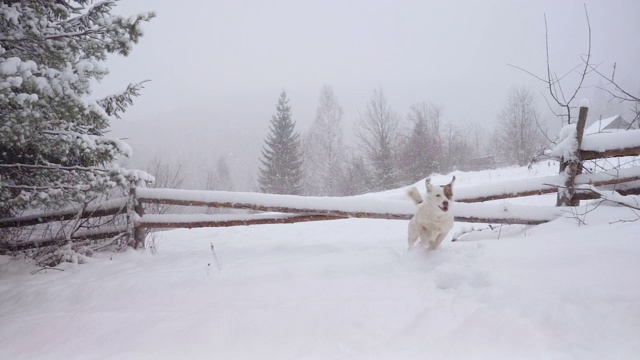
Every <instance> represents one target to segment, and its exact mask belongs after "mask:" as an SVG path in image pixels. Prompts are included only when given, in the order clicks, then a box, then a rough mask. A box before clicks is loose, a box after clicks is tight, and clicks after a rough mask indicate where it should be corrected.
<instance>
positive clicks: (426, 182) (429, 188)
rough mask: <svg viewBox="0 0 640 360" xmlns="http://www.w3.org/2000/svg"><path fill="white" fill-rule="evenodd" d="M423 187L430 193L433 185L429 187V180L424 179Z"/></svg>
mask: <svg viewBox="0 0 640 360" xmlns="http://www.w3.org/2000/svg"><path fill="white" fill-rule="evenodd" d="M424 186H425V187H426V188H427V192H431V190H432V189H433V185H431V178H426V179H425V180H424Z"/></svg>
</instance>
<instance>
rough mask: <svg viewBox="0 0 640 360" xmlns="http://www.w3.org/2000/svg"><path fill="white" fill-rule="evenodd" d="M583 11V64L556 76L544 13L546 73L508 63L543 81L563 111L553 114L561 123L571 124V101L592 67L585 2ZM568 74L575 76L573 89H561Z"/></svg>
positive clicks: (589, 31)
mask: <svg viewBox="0 0 640 360" xmlns="http://www.w3.org/2000/svg"><path fill="white" fill-rule="evenodd" d="M584 12H585V17H586V19H587V29H588V46H587V53H586V55H584V56H583V57H582V62H583V63H584V64H579V65H576V66H574V67H573V68H572V69H571V70H569V71H567V72H566V73H565V74H563V75H561V76H558V74H557V73H556V71H555V70H554V69H553V67H552V66H551V57H550V55H549V28H548V26H547V16H546V14H545V16H544V30H545V50H546V60H547V64H546V65H547V66H546V67H547V73H546V74H545V76H538V75H535V74H533V73H532V72H530V71H527V70H525V69H522V68H520V67H518V66H514V65H510V66H512V67H514V68H516V69H519V70H522V71H524V72H526V73H527V74H529V75H531V76H533V77H534V78H536V79H538V80H540V81H542V82H544V83H545V86H546V88H547V90H548V92H549V95H550V96H551V99H552V100H553V102H555V103H556V105H557V106H559V107H560V108H561V109H562V112H563V113H556V112H554V114H555V115H556V116H558V117H560V118H561V119H562V122H563V125H564V124H565V122H566V124H571V123H572V122H573V119H574V118H575V115H572V112H571V110H572V109H574V108H575V106H574V105H573V101H574V100H575V99H576V97H577V96H578V92H580V90H581V89H582V88H583V84H584V81H585V79H586V78H587V75H588V74H589V73H590V69H591V67H592V66H591V63H590V61H591V23H590V21H589V12H588V11H587V5H586V4H585V5H584ZM578 70H579V71H578ZM570 75H575V76H577V85H576V86H575V88H574V89H573V90H566V89H563V87H562V81H563V80H566V78H567V77H569V76H570ZM545 100H547V98H546V97H545ZM547 104H548V105H549V108H550V109H551V110H552V111H553V109H552V107H551V103H550V102H549V101H548V100H547Z"/></svg>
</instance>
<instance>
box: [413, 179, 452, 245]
mask: <svg viewBox="0 0 640 360" xmlns="http://www.w3.org/2000/svg"><path fill="white" fill-rule="evenodd" d="M455 181H456V177H455V176H454V177H453V179H452V180H451V182H450V183H449V184H447V185H444V186H434V185H431V180H430V179H429V178H427V179H426V180H425V184H426V187H427V194H426V195H425V197H424V199H422V196H420V192H418V189H416V188H415V187H412V188H411V189H409V191H408V192H407V194H408V195H409V197H410V198H411V199H412V200H413V201H414V202H415V203H416V205H417V209H416V214H415V215H414V216H413V217H412V218H411V221H410V222H409V248H411V247H412V246H413V244H414V243H415V242H416V240H417V239H418V237H420V240H421V242H422V246H423V247H428V248H429V249H430V250H435V249H437V248H438V246H439V245H440V243H441V242H442V240H444V238H445V237H446V236H447V234H448V233H449V230H451V228H452V227H453V214H451V211H450V210H451V204H452V203H453V183H454V182H455Z"/></svg>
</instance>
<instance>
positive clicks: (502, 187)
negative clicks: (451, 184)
mask: <svg viewBox="0 0 640 360" xmlns="http://www.w3.org/2000/svg"><path fill="white" fill-rule="evenodd" d="M535 180H536V182H535V183H534V182H532V179H524V180H511V181H505V182H502V183H494V184H491V189H490V190H487V191H485V193H484V194H482V192H481V191H480V190H479V189H476V188H470V187H466V188H465V187H462V188H458V189H456V194H455V200H456V201H457V202H464V203H475V202H484V201H490V200H502V199H509V198H516V197H525V196H533V195H544V194H553V193H556V192H557V191H558V186H562V185H561V184H562V183H563V182H564V176H562V175H555V176H545V177H539V178H537V179H535ZM637 180H640V167H632V168H627V169H616V170H610V171H606V172H597V173H591V174H580V175H578V176H576V185H587V184H590V185H593V186H606V185H615V184H623V183H629V182H632V181H637ZM619 192H620V194H621V195H627V194H632V193H633V189H621V190H619ZM465 193H468V194H469V195H467V194H465ZM478 193H481V195H480V196H478V195H477V194H478ZM581 196H582V197H583V198H585V199H586V198H589V197H585V196H587V195H581ZM591 196H593V194H591ZM591 198H594V199H595V197H591Z"/></svg>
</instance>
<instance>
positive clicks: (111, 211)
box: [0, 198, 127, 229]
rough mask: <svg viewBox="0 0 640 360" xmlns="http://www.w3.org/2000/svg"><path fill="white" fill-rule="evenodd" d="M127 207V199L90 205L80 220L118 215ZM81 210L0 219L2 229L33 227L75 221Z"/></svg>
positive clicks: (74, 209)
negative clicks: (55, 222)
mask: <svg viewBox="0 0 640 360" xmlns="http://www.w3.org/2000/svg"><path fill="white" fill-rule="evenodd" d="M126 205H127V199H126V198H120V199H115V200H110V201H107V202H104V203H100V204H96V205H89V206H87V208H86V209H84V211H83V212H82V214H81V215H80V218H82V219H86V218H90V217H100V216H111V215H117V214H119V213H121V212H123V211H124V210H125V207H126ZM80 210H81V209H80V208H72V209H64V210H60V211H52V212H47V213H43V214H34V215H27V216H18V217H12V218H6V219H0V229H2V228H11V227H21V226H32V225H38V224H45V223H49V222H54V221H66V220H71V219H74V218H75V217H76V216H78V212H80Z"/></svg>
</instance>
